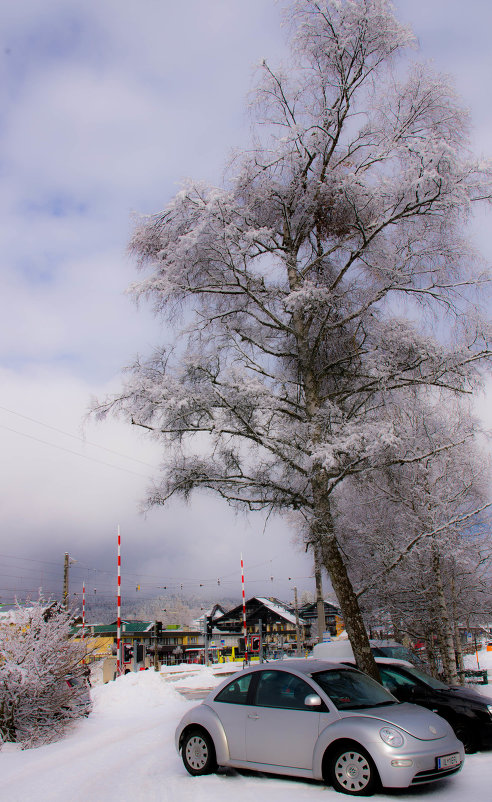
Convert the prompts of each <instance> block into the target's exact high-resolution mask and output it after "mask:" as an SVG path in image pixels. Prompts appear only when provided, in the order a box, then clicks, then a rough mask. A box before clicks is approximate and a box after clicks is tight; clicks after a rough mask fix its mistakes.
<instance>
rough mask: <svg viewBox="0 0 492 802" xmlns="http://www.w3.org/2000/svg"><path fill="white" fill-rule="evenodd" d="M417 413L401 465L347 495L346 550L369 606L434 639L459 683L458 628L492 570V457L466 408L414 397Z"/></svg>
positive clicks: (342, 507) (342, 502)
mask: <svg viewBox="0 0 492 802" xmlns="http://www.w3.org/2000/svg"><path fill="white" fill-rule="evenodd" d="M412 407H413V408H412V409H411V411H409V413H408V414H404V413H401V414H400V429H401V428H402V427H403V423H405V424H406V427H407V428H409V431H408V435H407V452H406V457H405V458H404V459H402V461H401V463H399V464H394V465H391V466H388V467H387V468H386V469H385V470H383V471H379V472H373V473H372V474H371V476H370V477H366V478H365V481H364V482H363V483H362V482H359V483H356V484H355V486H354V482H353V481H352V482H349V483H347V485H346V487H345V488H344V492H343V493H342V494H341V498H340V499H339V501H338V508H339V514H340V516H341V517H343V522H344V523H343V530H344V538H343V541H342V545H343V546H344V549H345V551H346V554H347V556H348V563H349V566H350V568H351V575H352V579H353V581H354V584H355V586H356V588H357V590H358V592H357V595H358V597H359V598H362V600H363V606H364V607H365V608H366V609H367V608H370V607H372V608H373V609H375V610H376V611H377V615H381V614H382V615H383V616H384V614H386V615H387V617H388V619H389V620H390V621H391V622H392V623H393V625H394V626H395V628H396V629H399V630H402V631H406V632H407V633H408V634H411V636H412V637H413V638H417V637H418V638H422V639H423V640H425V641H427V642H428V644H429V647H430V646H432V647H433V642H434V638H435V637H436V638H437V644H438V652H439V654H440V657H441V662H442V666H443V671H444V675H445V677H446V679H447V681H449V682H451V683H456V682H457V681H458V676H457V673H456V669H457V667H456V660H455V652H456V650H457V648H458V650H459V643H457V640H456V625H457V623H458V621H460V622H461V623H463V622H464V621H466V619H467V618H468V617H469V615H470V612H471V610H474V611H475V614H476V613H477V612H478V609H479V608H480V606H481V601H480V599H481V597H483V593H484V589H485V586H486V584H487V578H488V576H489V571H490V551H491V548H490V546H491V544H490V539H489V535H488V531H484V528H483V526H482V512H483V510H484V509H485V508H486V507H488V506H490V504H489V502H488V498H489V494H490V491H489V481H488V479H489V460H488V459H487V456H486V455H485V454H484V452H483V449H482V448H480V447H479V443H478V434H479V432H478V431H477V429H476V422H475V421H474V420H473V418H471V417H470V415H468V414H467V413H466V412H465V410H464V409H463V408H462V407H461V406H460V407H459V408H458V409H456V408H455V409H453V408H451V407H450V406H444V407H443V406H442V405H441V404H437V403H435V402H434V404H430V403H426V404H422V403H421V399H420V401H419V399H417V398H415V399H414V403H413V405H412ZM401 419H403V421H402V420H401ZM400 437H401V439H402V440H403V433H401V434H400ZM424 453H427V457H426V458H425V459H422V455H423V454H424ZM415 455H417V458H415ZM351 485H352V486H351ZM360 505H363V506H364V507H365V510H364V516H363V519H362V516H361V515H360V509H361V506H360ZM361 527H363V528H364V533H363V535H362V534H359V535H358V534H357V532H358V530H360V529H361ZM362 543H363V547H362ZM358 546H359V548H358ZM470 580H471V581H470ZM465 587H466V592H463V591H464V588H465ZM458 616H459V617H458Z"/></svg>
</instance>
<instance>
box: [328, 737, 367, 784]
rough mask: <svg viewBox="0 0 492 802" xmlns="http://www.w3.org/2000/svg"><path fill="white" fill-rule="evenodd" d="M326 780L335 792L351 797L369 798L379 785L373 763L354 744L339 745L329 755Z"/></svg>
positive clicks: (364, 751)
mask: <svg viewBox="0 0 492 802" xmlns="http://www.w3.org/2000/svg"><path fill="white" fill-rule="evenodd" d="M328 779H329V781H330V783H331V785H332V786H333V788H334V789H335V790H336V791H341V792H342V793H343V794H350V795H352V796H371V794H373V793H374V791H376V789H377V788H378V786H379V784H380V783H379V775H378V771H377V769H376V766H375V765H374V761H373V760H372V758H371V756H370V755H369V754H368V752H366V750H365V749H363V747H362V746H360V745H359V744H357V743H355V742H352V743H344V744H340V745H339V746H338V747H337V749H336V750H335V751H333V752H332V753H331V754H330V758H329V762H328Z"/></svg>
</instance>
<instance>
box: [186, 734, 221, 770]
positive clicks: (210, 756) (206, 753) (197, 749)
mask: <svg viewBox="0 0 492 802" xmlns="http://www.w3.org/2000/svg"><path fill="white" fill-rule="evenodd" d="M181 757H182V758H183V763H184V766H185V769H186V770H187V771H188V772H189V773H190V774H192V775H193V776H194V777H198V776H199V775H201V774H212V773H213V772H214V771H215V769H216V768H217V762H216V759H215V749H214V745H213V742H212V739H211V737H210V735H209V734H208V733H207V732H205V730H202V729H193V730H190V731H189V732H187V733H186V735H185V737H184V738H183V744H182V746H181Z"/></svg>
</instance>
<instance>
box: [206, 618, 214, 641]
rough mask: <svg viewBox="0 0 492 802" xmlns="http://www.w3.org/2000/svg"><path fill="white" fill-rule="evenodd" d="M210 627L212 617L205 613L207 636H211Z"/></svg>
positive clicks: (211, 625)
mask: <svg viewBox="0 0 492 802" xmlns="http://www.w3.org/2000/svg"><path fill="white" fill-rule="evenodd" d="M212 627H213V618H212V616H211V615H207V637H208V638H211V637H212Z"/></svg>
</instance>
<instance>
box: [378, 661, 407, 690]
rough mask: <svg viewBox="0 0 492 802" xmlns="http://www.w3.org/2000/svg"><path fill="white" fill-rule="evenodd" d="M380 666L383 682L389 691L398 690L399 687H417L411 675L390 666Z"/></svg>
mask: <svg viewBox="0 0 492 802" xmlns="http://www.w3.org/2000/svg"><path fill="white" fill-rule="evenodd" d="M378 668H379V675H380V677H381V682H382V683H383V685H384V687H385V688H388V690H389V691H393V690H394V691H396V690H398V688H415V682H414V681H413V680H412V679H410V677H406V676H405V675H404V674H400V673H399V672H398V671H393V669H392V668H390V667H389V666H382V665H379V666H378Z"/></svg>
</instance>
